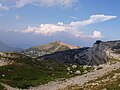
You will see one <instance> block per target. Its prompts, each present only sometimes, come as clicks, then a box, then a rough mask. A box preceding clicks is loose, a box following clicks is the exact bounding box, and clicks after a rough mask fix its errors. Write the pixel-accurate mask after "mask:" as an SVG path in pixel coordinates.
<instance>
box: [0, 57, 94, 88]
mask: <svg viewBox="0 0 120 90" xmlns="http://www.w3.org/2000/svg"><path fill="white" fill-rule="evenodd" d="M9 59H10V58H9ZM12 60H14V61H15V62H14V64H12V65H8V66H2V67H0V82H1V83H5V84H8V85H10V86H13V87H18V88H28V87H30V86H37V85H40V84H45V83H47V82H49V81H53V80H56V79H58V78H69V77H72V76H74V75H75V71H76V70H80V71H81V72H82V73H81V74H83V73H84V71H85V70H87V71H91V70H92V69H93V68H86V69H84V68H83V67H81V66H78V67H77V68H72V65H65V64H61V63H59V62H55V61H52V60H51V61H37V60H36V59H32V58H30V57H26V56H22V55H20V57H19V58H15V59H14V58H12ZM67 67H70V69H71V71H72V73H68V72H69V71H68V70H67Z"/></svg>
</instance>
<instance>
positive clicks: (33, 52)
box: [22, 41, 80, 57]
mask: <svg viewBox="0 0 120 90" xmlns="http://www.w3.org/2000/svg"><path fill="white" fill-rule="evenodd" d="M77 48H80V47H79V46H74V45H71V44H67V43H64V42H62V41H55V42H52V43H48V44H44V45H40V46H34V47H31V48H28V49H26V50H24V51H22V53H23V54H26V55H27V56H31V57H38V56H42V55H46V54H51V53H54V52H58V51H64V50H69V49H77Z"/></svg>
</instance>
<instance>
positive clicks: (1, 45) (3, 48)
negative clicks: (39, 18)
mask: <svg viewBox="0 0 120 90" xmlns="http://www.w3.org/2000/svg"><path fill="white" fill-rule="evenodd" d="M19 50H21V49H20V48H14V47H11V46H8V45H6V44H5V43H3V42H2V41H0V51H19Z"/></svg>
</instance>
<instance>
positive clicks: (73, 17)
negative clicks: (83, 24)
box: [69, 16, 78, 19]
mask: <svg viewBox="0 0 120 90" xmlns="http://www.w3.org/2000/svg"><path fill="white" fill-rule="evenodd" d="M69 17H70V18H72V19H78V18H77V17H75V16H69Z"/></svg>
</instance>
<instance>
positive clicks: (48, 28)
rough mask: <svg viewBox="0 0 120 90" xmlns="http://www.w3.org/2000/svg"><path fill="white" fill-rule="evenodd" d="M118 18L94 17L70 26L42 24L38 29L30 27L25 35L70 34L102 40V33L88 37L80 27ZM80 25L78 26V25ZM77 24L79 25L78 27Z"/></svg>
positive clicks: (25, 31)
mask: <svg viewBox="0 0 120 90" xmlns="http://www.w3.org/2000/svg"><path fill="white" fill-rule="evenodd" d="M114 18H116V16H106V15H92V16H90V19H88V20H84V21H78V22H80V23H78V22H76V23H75V22H74V23H73V22H71V23H70V24H64V23H63V22H58V23H57V24H41V25H40V26H38V27H32V26H28V27H27V28H26V29H25V30H23V31H22V32H23V33H34V34H40V35H46V36H52V35H55V34H57V33H68V34H70V35H73V36H75V37H79V38H80V37H82V38H86V37H87V38H102V37H103V35H102V33H101V32H100V31H94V32H93V35H86V34H85V33H82V32H81V29H80V28H78V27H83V28H84V27H85V26H87V25H90V24H94V23H98V22H103V21H107V20H110V19H114ZM77 23H78V24H77ZM76 24H77V25H76Z"/></svg>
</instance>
